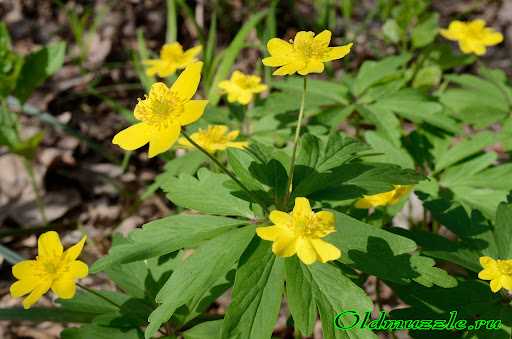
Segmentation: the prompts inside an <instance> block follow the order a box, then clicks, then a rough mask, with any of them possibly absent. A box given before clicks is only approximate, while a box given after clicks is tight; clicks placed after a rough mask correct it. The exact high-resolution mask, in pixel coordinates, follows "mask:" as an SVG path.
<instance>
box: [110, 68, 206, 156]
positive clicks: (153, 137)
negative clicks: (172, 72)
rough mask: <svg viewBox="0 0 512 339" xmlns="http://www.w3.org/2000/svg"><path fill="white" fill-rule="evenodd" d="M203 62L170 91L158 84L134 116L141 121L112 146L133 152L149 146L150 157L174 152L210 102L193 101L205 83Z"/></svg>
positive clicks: (140, 104)
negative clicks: (184, 129)
mask: <svg viewBox="0 0 512 339" xmlns="http://www.w3.org/2000/svg"><path fill="white" fill-rule="evenodd" d="M202 67H203V63H202V62H196V63H193V64H191V65H189V66H187V68H186V69H185V70H184V71H183V72H182V73H181V74H180V76H179V77H178V79H177V80H176V82H175V83H174V84H173V85H172V86H171V88H168V87H167V86H166V85H165V84H164V83H162V82H157V83H155V84H153V86H151V90H150V91H149V95H148V96H146V97H145V98H144V99H143V100H140V99H139V102H138V103H137V106H135V111H134V113H133V114H134V116H135V118H136V119H137V120H139V121H141V122H140V123H137V124H135V125H133V126H130V127H128V128H126V129H124V130H122V131H121V132H119V133H117V134H116V135H115V136H114V139H113V140H112V143H114V144H116V145H119V146H120V147H121V148H122V149H124V150H127V151H131V150H134V149H137V148H139V147H142V146H144V145H145V144H147V143H148V142H149V154H148V155H149V157H150V158H151V157H154V156H155V155H157V154H160V153H163V152H165V151H167V150H168V149H170V148H171V147H172V145H174V143H175V142H176V140H177V139H178V137H179V135H180V132H181V126H184V125H188V124H190V123H193V122H194V121H196V120H198V119H199V118H200V117H201V115H203V112H204V109H205V107H206V104H207V103H208V100H191V99H192V97H193V96H194V94H195V93H196V90H197V87H198V86H199V80H200V79H201V68H202Z"/></svg>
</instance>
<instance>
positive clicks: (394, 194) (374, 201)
mask: <svg viewBox="0 0 512 339" xmlns="http://www.w3.org/2000/svg"><path fill="white" fill-rule="evenodd" d="M410 191H411V186H402V185H395V189H394V190H391V191H389V192H384V193H378V194H374V195H363V197H362V198H361V199H359V200H358V201H357V202H356V208H370V207H378V206H386V205H394V204H396V203H398V201H400V199H401V198H402V197H403V196H405V195H406V194H408V193H409V192H410Z"/></svg>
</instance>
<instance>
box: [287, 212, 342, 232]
mask: <svg viewBox="0 0 512 339" xmlns="http://www.w3.org/2000/svg"><path fill="white" fill-rule="evenodd" d="M292 214H293V213H292ZM292 216H293V222H292V225H291V227H292V229H293V230H294V232H295V233H297V234H298V235H300V236H304V237H308V238H323V237H325V236H326V235H327V234H329V233H332V232H333V231H334V228H333V227H332V226H330V225H326V224H323V223H321V222H318V220H317V218H316V216H315V215H314V214H311V215H292Z"/></svg>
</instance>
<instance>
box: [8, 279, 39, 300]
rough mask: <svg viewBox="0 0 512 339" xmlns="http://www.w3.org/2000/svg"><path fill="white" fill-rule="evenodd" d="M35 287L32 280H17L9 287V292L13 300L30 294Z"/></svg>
mask: <svg viewBox="0 0 512 339" xmlns="http://www.w3.org/2000/svg"><path fill="white" fill-rule="evenodd" d="M36 286H37V282H36V281H35V280H34V279H23V280H18V281H16V282H15V283H14V284H12V285H11V287H10V289H9V292H10V293H11V296H12V297H13V298H18V297H21V296H24V295H25V294H28V293H30V292H31V291H32V290H33V289H34V288H36Z"/></svg>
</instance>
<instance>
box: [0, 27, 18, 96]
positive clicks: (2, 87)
mask: <svg viewBox="0 0 512 339" xmlns="http://www.w3.org/2000/svg"><path fill="white" fill-rule="evenodd" d="M23 62H24V60H23V58H22V57H20V56H18V55H17V54H16V53H14V52H13V51H12V50H11V37H10V36H9V31H8V30H7V26H6V25H5V24H4V23H3V22H0V97H6V96H7V95H9V94H10V93H11V92H12V91H13V90H14V88H15V87H16V81H17V79H18V76H19V74H20V72H21V68H22V67H23Z"/></svg>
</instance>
